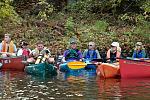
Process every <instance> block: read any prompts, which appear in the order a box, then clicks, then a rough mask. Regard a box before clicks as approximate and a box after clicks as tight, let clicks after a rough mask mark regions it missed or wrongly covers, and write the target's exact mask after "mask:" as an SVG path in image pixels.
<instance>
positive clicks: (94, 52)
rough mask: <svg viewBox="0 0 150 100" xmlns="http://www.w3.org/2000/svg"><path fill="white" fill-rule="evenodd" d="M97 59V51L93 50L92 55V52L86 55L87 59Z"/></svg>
mask: <svg viewBox="0 0 150 100" xmlns="http://www.w3.org/2000/svg"><path fill="white" fill-rule="evenodd" d="M94 58H95V59H96V58H97V53H96V50H93V52H92V54H90V50H88V51H87V53H86V55H85V59H94Z"/></svg>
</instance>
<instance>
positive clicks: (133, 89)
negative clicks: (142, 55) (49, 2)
mask: <svg viewBox="0 0 150 100" xmlns="http://www.w3.org/2000/svg"><path fill="white" fill-rule="evenodd" d="M51 99H52V100H124V99H126V100H141V99H143V100H149V99H150V79H100V78H99V77H96V75H95V73H94V72H92V71H85V72H82V74H64V73H59V74H58V75H57V76H55V77H50V78H45V77H35V76H31V75H27V74H26V73H24V72H8V71H7V72H0V100H51Z"/></svg>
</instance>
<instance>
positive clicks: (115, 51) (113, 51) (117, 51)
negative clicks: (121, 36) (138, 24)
mask: <svg viewBox="0 0 150 100" xmlns="http://www.w3.org/2000/svg"><path fill="white" fill-rule="evenodd" d="M120 55H121V48H120V47H119V43H118V42H113V43H112V44H111V48H110V49H109V50H108V51H107V59H108V61H110V62H111V63H113V62H116V61H117V58H120Z"/></svg>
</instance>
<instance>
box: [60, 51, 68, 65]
mask: <svg viewBox="0 0 150 100" xmlns="http://www.w3.org/2000/svg"><path fill="white" fill-rule="evenodd" d="M66 54H67V51H65V52H64V54H63V57H62V60H61V62H63V63H64V62H66Z"/></svg>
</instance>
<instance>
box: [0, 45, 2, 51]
mask: <svg viewBox="0 0 150 100" xmlns="http://www.w3.org/2000/svg"><path fill="white" fill-rule="evenodd" d="M1 51H2V43H0V52H1Z"/></svg>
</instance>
